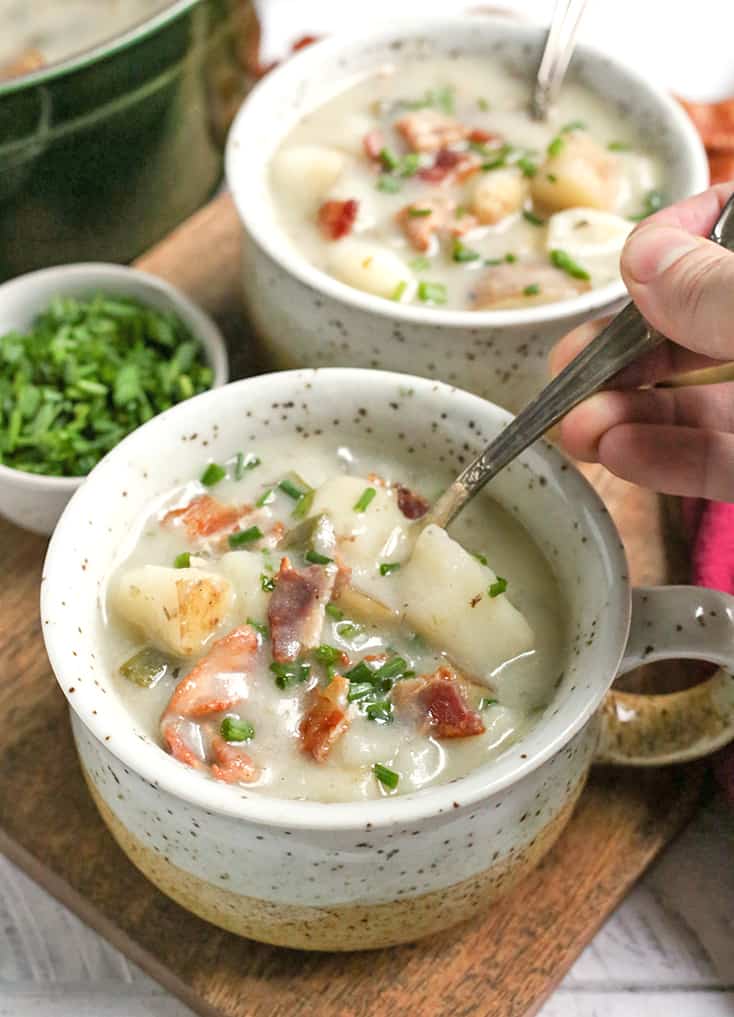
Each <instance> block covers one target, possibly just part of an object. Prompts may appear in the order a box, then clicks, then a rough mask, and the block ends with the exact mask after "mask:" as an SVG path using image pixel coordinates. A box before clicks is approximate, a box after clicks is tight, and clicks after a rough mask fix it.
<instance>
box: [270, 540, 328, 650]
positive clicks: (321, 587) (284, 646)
mask: <svg viewBox="0 0 734 1017" xmlns="http://www.w3.org/2000/svg"><path fill="white" fill-rule="evenodd" d="M335 580H336V569H334V568H323V567H322V566H320V565H309V566H308V567H307V568H304V569H301V570H300V571H299V570H298V569H294V568H293V567H292V566H291V563H290V560H289V559H288V558H283V559H282V561H281V563H280V571H279V572H278V575H277V576H276V577H275V589H274V590H273V593H272V595H271V597H270V604H269V605H268V624H269V626H270V638H271V640H272V643H273V659H274V660H276V661H277V662H278V663H285V662H287V661H292V660H295V659H296V657H298V656H299V654H300V653H301V651H302V650H310V649H313V647H314V646H318V644H319V639H320V636H321V628H322V626H323V623H324V607H325V605H326V604H327V603H328V601H329V600H330V599H331V595H332V592H333V590H334V583H335Z"/></svg>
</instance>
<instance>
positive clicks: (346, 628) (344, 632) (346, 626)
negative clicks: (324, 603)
mask: <svg viewBox="0 0 734 1017" xmlns="http://www.w3.org/2000/svg"><path fill="white" fill-rule="evenodd" d="M336 631H337V634H338V635H340V636H341V637H342V638H343V639H351V638H352V636H358V635H359V634H360V633H361V631H362V627H361V625H357V623H356V622H349V621H345V622H340V623H339V624H338V625H337V627H336Z"/></svg>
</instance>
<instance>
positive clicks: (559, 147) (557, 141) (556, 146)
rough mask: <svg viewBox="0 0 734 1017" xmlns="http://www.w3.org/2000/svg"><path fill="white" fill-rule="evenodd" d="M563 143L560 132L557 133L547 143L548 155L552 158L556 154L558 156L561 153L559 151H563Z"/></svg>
mask: <svg viewBox="0 0 734 1017" xmlns="http://www.w3.org/2000/svg"><path fill="white" fill-rule="evenodd" d="M565 144H566V142H565V141H564V140H563V138H562V137H561V136H560V134H559V135H557V136H556V137H555V138H554V139H553V140H552V141H551V143H550V145H548V155H549V156H550V157H551V158H552V159H555V158H556V157H557V156H559V155H560V154H561V152H562V151H563V146H564V145H565Z"/></svg>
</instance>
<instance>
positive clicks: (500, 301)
mask: <svg viewBox="0 0 734 1017" xmlns="http://www.w3.org/2000/svg"><path fill="white" fill-rule="evenodd" d="M590 286H591V284H590V283H589V282H588V281H587V280H586V279H574V278H573V276H570V275H568V273H567V272H563V271H561V269H560V268H556V267H555V266H554V265H547V264H544V263H542V262H537V261H532V262H531V261H527V262H526V261H518V262H515V263H514V264H506V265H495V266H494V267H492V268H488V269H487V270H486V272H483V273H481V275H479V276H478V277H477V279H476V281H475V282H474V284H473V288H472V290H471V292H470V294H469V299H470V300H471V304H472V307H473V308H474V310H476V311H488V310H499V309H504V308H508V307H532V306H533V305H534V304H549V303H553V302H554V301H556V300H570V299H571V298H572V297H575V296H578V294H579V293H584V292H585V291H586V290H588V289H590Z"/></svg>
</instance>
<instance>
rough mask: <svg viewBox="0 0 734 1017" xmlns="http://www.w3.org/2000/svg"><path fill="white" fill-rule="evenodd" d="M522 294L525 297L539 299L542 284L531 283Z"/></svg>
mask: <svg viewBox="0 0 734 1017" xmlns="http://www.w3.org/2000/svg"><path fill="white" fill-rule="evenodd" d="M522 292H523V296H525V297H537V295H538V294H539V293H540V284H539V283H530V284H529V285H528V286H526V287H525V289H524V290H523V291H522Z"/></svg>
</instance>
